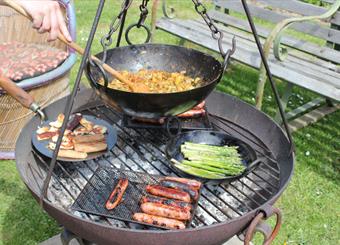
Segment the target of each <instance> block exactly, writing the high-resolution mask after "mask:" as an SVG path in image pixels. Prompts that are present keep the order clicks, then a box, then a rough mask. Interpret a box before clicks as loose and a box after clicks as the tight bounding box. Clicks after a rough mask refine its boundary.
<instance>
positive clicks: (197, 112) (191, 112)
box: [178, 109, 205, 118]
mask: <svg viewBox="0 0 340 245" xmlns="http://www.w3.org/2000/svg"><path fill="white" fill-rule="evenodd" d="M203 115H205V110H204V109H198V110H189V111H186V112H183V113H182V114H179V115H178V117H181V118H191V117H193V118H195V117H200V116H203Z"/></svg>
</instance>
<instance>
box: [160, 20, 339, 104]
mask: <svg viewBox="0 0 340 245" xmlns="http://www.w3.org/2000/svg"><path fill="white" fill-rule="evenodd" d="M184 22H185V21H183V20H182V21H176V20H165V19H163V20H161V21H159V22H158V23H157V27H158V28H160V29H163V30H166V31H167V32H170V33H172V34H174V35H176V36H179V37H183V38H185V39H187V40H190V41H192V42H194V43H196V44H198V45H201V46H204V47H206V48H209V49H211V50H214V51H216V52H218V45H217V42H216V40H213V39H212V38H211V37H210V35H209V34H208V33H206V31H205V30H203V31H201V30H197V28H188V27H185V26H183V23H184ZM226 36H227V35H226ZM231 37H232V35H229V36H228V38H226V40H225V41H224V45H225V46H226V47H228V46H229V47H230V46H231ZM203 44H204V45H203ZM233 57H234V58H236V59H237V60H238V61H240V62H241V63H244V64H247V65H250V66H252V67H255V68H258V67H259V65H260V57H259V55H258V51H257V49H256V47H254V50H253V51H249V50H247V48H246V47H244V46H240V45H238V47H237V49H236V52H235V54H234V55H233ZM268 61H269V65H270V67H271V71H272V73H273V75H274V76H276V77H278V78H281V79H284V80H288V81H294V83H295V84H297V85H299V86H301V87H304V88H306V89H309V90H312V91H314V92H317V93H319V94H321V95H324V96H326V97H330V98H333V99H335V100H338V101H340V89H337V88H335V87H334V86H333V85H332V84H329V83H326V81H325V80H323V79H320V80H319V79H314V78H309V77H306V76H305V75H303V74H301V73H299V71H295V70H291V69H289V72H287V68H285V67H284V66H282V64H277V63H276V62H277V61H276V60H275V58H274V57H270V58H269V60H268Z"/></svg>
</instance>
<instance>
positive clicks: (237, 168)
mask: <svg viewBox="0 0 340 245" xmlns="http://www.w3.org/2000/svg"><path fill="white" fill-rule="evenodd" d="M182 163H183V164H187V165H190V163H192V164H194V165H196V167H198V166H207V167H211V168H214V169H220V171H223V173H226V174H230V175H231V174H232V173H233V172H235V173H236V174H238V173H240V172H243V171H244V169H245V167H244V166H243V165H232V164H230V165H219V164H218V163H212V162H200V161H187V160H184V161H183V162H182ZM192 166H193V165H192ZM202 168H203V167H202ZM211 171H212V170H211ZM228 171H229V172H228Z"/></svg>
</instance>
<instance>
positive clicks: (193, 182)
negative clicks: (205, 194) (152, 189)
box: [163, 176, 202, 190]
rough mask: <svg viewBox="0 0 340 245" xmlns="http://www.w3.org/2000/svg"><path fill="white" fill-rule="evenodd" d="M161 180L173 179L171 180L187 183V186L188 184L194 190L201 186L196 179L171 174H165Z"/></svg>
mask: <svg viewBox="0 0 340 245" xmlns="http://www.w3.org/2000/svg"><path fill="white" fill-rule="evenodd" d="M163 180H173V181H177V182H180V183H183V184H187V185H188V186H190V187H191V188H192V189H194V190H199V189H200V188H201V186H202V183H201V182H199V181H197V180H193V179H185V178H179V177H172V176H166V177H164V178H163Z"/></svg>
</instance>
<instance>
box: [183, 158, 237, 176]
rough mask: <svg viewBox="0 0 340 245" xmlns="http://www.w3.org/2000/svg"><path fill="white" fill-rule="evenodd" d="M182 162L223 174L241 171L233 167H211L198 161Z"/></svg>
mask: <svg viewBox="0 0 340 245" xmlns="http://www.w3.org/2000/svg"><path fill="white" fill-rule="evenodd" d="M182 164H184V165H187V166H191V167H195V168H200V169H204V170H208V171H211V172H214V173H219V174H224V175H237V174H240V173H242V171H243V170H241V169H235V168H230V169H222V168H215V167H211V166H208V165H205V164H200V163H198V162H192V161H183V162H182Z"/></svg>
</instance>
